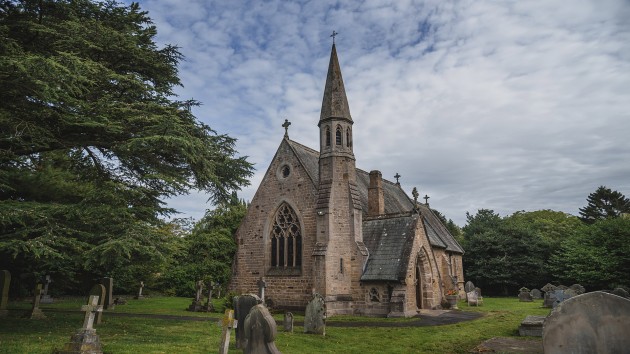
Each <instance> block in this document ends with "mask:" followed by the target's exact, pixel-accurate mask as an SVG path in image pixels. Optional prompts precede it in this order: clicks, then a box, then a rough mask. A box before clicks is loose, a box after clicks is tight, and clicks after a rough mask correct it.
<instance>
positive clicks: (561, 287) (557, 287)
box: [556, 284, 569, 290]
mask: <svg viewBox="0 0 630 354" xmlns="http://www.w3.org/2000/svg"><path fill="white" fill-rule="evenodd" d="M568 288H569V287H568V286H566V285H562V284H560V285H558V286H556V290H567V289H568Z"/></svg>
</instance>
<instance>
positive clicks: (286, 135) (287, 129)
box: [282, 119, 291, 139]
mask: <svg viewBox="0 0 630 354" xmlns="http://www.w3.org/2000/svg"><path fill="white" fill-rule="evenodd" d="M290 125H291V122H289V120H288V119H285V120H284V123H282V127H283V128H284V137H285V138H287V139H289V126H290Z"/></svg>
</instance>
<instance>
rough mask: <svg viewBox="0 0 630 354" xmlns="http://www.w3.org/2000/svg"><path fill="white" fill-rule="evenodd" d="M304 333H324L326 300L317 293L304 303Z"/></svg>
mask: <svg viewBox="0 0 630 354" xmlns="http://www.w3.org/2000/svg"><path fill="white" fill-rule="evenodd" d="M304 333H314V334H321V335H326V302H325V301H324V297H323V296H321V295H320V294H318V293H315V294H313V299H312V300H311V301H310V302H309V303H308V305H306V312H305V313H304Z"/></svg>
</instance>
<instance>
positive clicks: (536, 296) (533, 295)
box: [529, 289, 542, 300]
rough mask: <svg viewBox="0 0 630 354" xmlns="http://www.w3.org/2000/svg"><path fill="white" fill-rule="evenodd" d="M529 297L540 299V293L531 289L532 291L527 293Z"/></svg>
mask: <svg viewBox="0 0 630 354" xmlns="http://www.w3.org/2000/svg"><path fill="white" fill-rule="evenodd" d="M529 295H531V296H532V299H536V300H538V299H542V293H541V292H540V290H538V289H532V291H530V292H529Z"/></svg>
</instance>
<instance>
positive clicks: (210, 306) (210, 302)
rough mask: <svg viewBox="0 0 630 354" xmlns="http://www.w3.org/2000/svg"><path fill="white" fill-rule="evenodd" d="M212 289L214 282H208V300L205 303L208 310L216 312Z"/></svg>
mask: <svg viewBox="0 0 630 354" xmlns="http://www.w3.org/2000/svg"><path fill="white" fill-rule="evenodd" d="M212 290H214V284H213V283H212V281H209V282H208V301H207V302H206V304H205V305H204V309H205V311H206V312H214V304H213V303H212Z"/></svg>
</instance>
